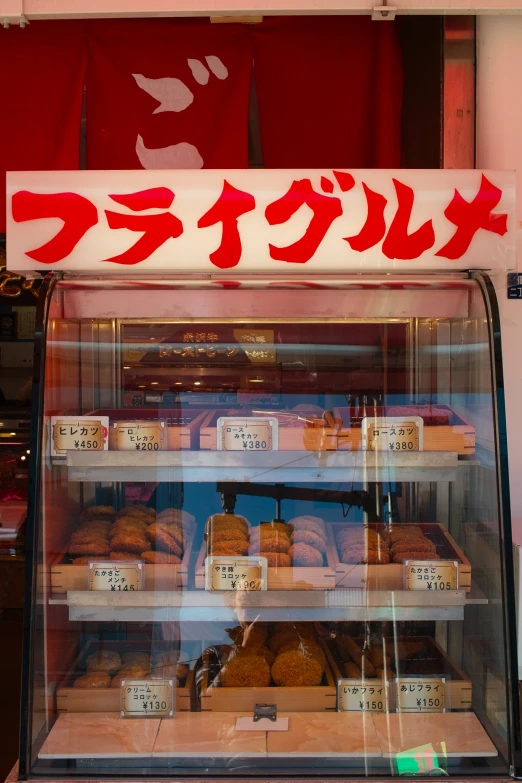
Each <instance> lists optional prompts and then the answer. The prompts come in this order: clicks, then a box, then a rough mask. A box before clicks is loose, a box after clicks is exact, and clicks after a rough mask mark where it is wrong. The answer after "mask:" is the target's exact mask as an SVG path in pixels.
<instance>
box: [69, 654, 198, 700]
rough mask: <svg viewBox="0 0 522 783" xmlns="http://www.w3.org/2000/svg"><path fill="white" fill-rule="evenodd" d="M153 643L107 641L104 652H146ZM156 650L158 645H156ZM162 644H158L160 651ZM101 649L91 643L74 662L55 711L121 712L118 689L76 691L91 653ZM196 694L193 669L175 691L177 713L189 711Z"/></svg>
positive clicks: (78, 689)
mask: <svg viewBox="0 0 522 783" xmlns="http://www.w3.org/2000/svg"><path fill="white" fill-rule="evenodd" d="M150 644H151V642H150V641H149V642H148V643H146V644H143V643H140V642H131V641H125V642H119V641H107V642H104V643H103V649H104V650H114V651H115V652H118V653H120V654H122V653H125V652H134V651H139V650H143V649H144V647H147V646H149V645H150ZM154 646H155V647H156V643H155V644H154ZM160 648H161V644H158V645H157V649H158V651H159V650H160ZM96 649H98V643H97V642H95V641H93V640H91V641H89V642H87V644H86V645H85V647H84V648H83V650H82V651H81V652H80V654H79V655H78V656H77V657H76V658H75V660H74V661H73V663H72V665H71V668H70V669H69V671H68V672H67V674H66V675H65V677H64V678H63V680H62V682H61V683H60V685H59V686H58V688H57V691H56V709H57V711H58V712H119V711H120V689H119V688H91V689H88V688H85V689H83V688H73V682H74V680H75V678H76V677H79V676H81V674H85V661H86V659H87V656H88V655H90V653H91V652H95V651H96ZM193 692H194V669H193V668H191V669H190V670H189V673H188V675H187V679H186V681H185V682H184V684H183V685H182V686H181V687H179V688H175V689H174V694H175V709H176V711H185V712H187V711H190V709H191V705H192V697H193Z"/></svg>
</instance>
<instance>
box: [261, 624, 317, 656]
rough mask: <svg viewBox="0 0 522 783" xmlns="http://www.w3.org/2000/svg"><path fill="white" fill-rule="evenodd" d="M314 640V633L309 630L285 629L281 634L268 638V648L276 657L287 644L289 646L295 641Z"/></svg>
mask: <svg viewBox="0 0 522 783" xmlns="http://www.w3.org/2000/svg"><path fill="white" fill-rule="evenodd" d="M314 638H315V637H314V633H313V631H311V630H310V631H309V630H305V631H297V630H296V629H295V628H293V629H292V628H287V629H286V630H283V631H281V633H276V634H274V635H273V636H272V637H271V638H270V640H269V642H268V646H269V648H270V650H271V651H272V652H273V653H275V654H276V655H277V654H278V653H279V651H280V650H281V649H282V648H283V647H285V646H286V645H287V644H291V643H293V642H295V641H296V640H297V641H300V640H305V641H313V640H314Z"/></svg>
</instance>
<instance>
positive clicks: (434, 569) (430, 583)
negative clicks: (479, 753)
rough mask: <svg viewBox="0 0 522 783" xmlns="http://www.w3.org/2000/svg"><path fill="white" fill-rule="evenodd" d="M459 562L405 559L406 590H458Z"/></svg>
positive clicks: (434, 591) (439, 591) (437, 591)
mask: <svg viewBox="0 0 522 783" xmlns="http://www.w3.org/2000/svg"><path fill="white" fill-rule="evenodd" d="M458 569H459V564H458V562H457V561H456V560H405V561H404V586H405V588H406V590H428V591H430V592H432V593H442V592H444V591H448V590H458V587H459V570H458Z"/></svg>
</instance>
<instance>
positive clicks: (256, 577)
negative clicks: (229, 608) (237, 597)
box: [205, 555, 268, 592]
mask: <svg viewBox="0 0 522 783" xmlns="http://www.w3.org/2000/svg"><path fill="white" fill-rule="evenodd" d="M267 582H268V580H267V560H266V557H225V556H221V555H220V556H218V555H209V556H208V557H207V559H206V560H205V589H206V590H209V591H210V592H213V591H216V590H244V591H258V590H266V589H267V588H268V584H267Z"/></svg>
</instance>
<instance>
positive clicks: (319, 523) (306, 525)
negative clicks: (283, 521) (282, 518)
mask: <svg viewBox="0 0 522 783" xmlns="http://www.w3.org/2000/svg"><path fill="white" fill-rule="evenodd" d="M288 524H289V525H293V526H294V528H295V529H296V530H299V529H300V530H312V529H313V528H312V527H310V525H312V526H315V527H318V528H320V529H321V530H322V531H323V532H324V531H325V530H326V524H325V521H324V519H321V517H313V516H312V515H311V514H303V516H300V517H294V518H293V519H290V521H289V522H288Z"/></svg>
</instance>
